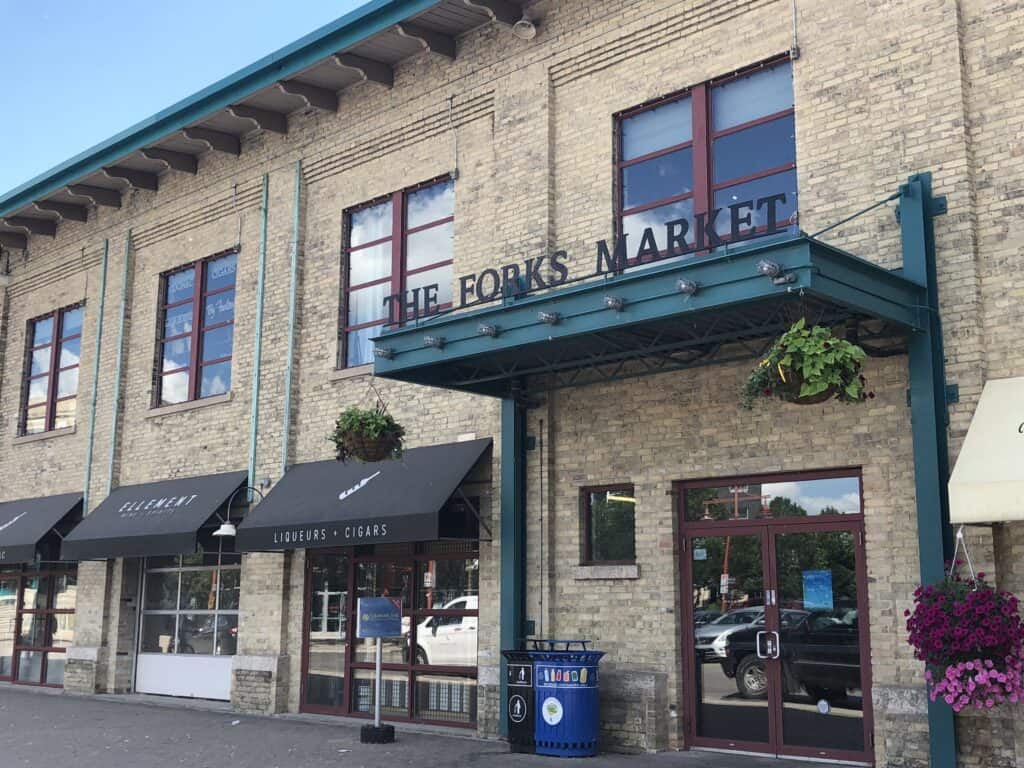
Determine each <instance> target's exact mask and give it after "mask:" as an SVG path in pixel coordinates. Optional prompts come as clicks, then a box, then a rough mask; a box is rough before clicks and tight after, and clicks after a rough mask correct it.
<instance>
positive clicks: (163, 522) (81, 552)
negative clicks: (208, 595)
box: [61, 471, 248, 560]
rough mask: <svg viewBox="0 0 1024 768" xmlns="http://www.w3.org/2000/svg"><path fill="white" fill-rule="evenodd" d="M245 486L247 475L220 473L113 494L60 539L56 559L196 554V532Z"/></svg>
mask: <svg viewBox="0 0 1024 768" xmlns="http://www.w3.org/2000/svg"><path fill="white" fill-rule="evenodd" d="M247 480H248V473H247V472H244V471H242V472H224V473H222V474H218V475H203V476H200V477H182V478H178V479H176V480H161V481H159V482H155V483H143V484H141V485H125V486H122V487H120V488H117V489H116V490H114V491H112V492H111V494H110V495H109V496H108V497H107V498H106V499H105V500H104V501H103V503H102V504H100V505H99V506H98V507H96V509H95V510H93V512H92V513H91V514H90V515H88V516H87V517H86V518H85V519H84V520H83V521H82V522H81V523H80V524H79V525H78V526H77V527H76V528H75V529H74V530H73V531H72V532H71V533H70V534H69V535H68V536H67V537H65V539H64V545H63V547H62V548H61V555H62V557H63V559H65V560H97V559H105V558H109V557H153V556H156V555H179V554H186V553H189V552H195V550H196V537H197V533H198V531H199V529H200V528H201V527H202V526H203V525H204V524H205V523H206V521H207V520H209V519H210V517H212V516H213V514H214V513H215V512H216V511H217V510H218V508H220V507H221V506H222V505H223V504H224V503H225V502H226V501H228V499H229V497H230V496H231V494H233V493H234V492H235V491H237V490H238V489H239V488H241V487H243V486H244V485H245V483H246V481H247Z"/></svg>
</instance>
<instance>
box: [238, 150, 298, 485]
mask: <svg viewBox="0 0 1024 768" xmlns="http://www.w3.org/2000/svg"><path fill="white" fill-rule="evenodd" d="M301 197H302V161H301V160H296V161H295V200H294V201H293V203H292V245H291V259H292V263H291V274H290V283H289V289H288V355H287V357H286V358H285V369H284V416H283V421H284V424H282V431H281V435H282V437H281V477H284V473H285V472H287V471H288V443H289V441H290V438H291V426H292V372H293V368H294V366H293V361H294V359H295V311H296V307H295V301H296V299H295V294H296V292H297V290H298V281H299V203H300V201H301ZM250 485H251V483H250Z"/></svg>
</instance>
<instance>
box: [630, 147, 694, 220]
mask: <svg viewBox="0 0 1024 768" xmlns="http://www.w3.org/2000/svg"><path fill="white" fill-rule="evenodd" d="M686 192H693V150H692V149H681V150H679V151H678V152H670V153H669V154H667V155H661V156H660V157H656V158H654V159H653V160H645V161H644V162H642V163H637V164H636V165H630V166H627V167H625V168H623V169H622V194H623V208H635V207H636V206H638V205H647V204H648V203H653V202H655V201H656V200H662V199H664V198H666V197H674V196H675V195H682V194H684V193H686Z"/></svg>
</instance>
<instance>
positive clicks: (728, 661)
mask: <svg viewBox="0 0 1024 768" xmlns="http://www.w3.org/2000/svg"><path fill="white" fill-rule="evenodd" d="M794 613H795V612H794ZM801 613H802V612H801ZM762 630H763V626H762V627H752V628H751V629H743V630H740V631H738V632H734V633H733V634H731V635H729V641H728V644H727V646H726V655H725V658H724V659H723V660H722V671H723V672H725V674H726V676H727V677H732V678H735V680H736V689H737V690H738V691H739V693H740V695H741V696H742V697H743V698H746V699H756V698H760V697H763V696H765V695H767V690H768V681H767V677H766V675H765V668H764V660H763V659H760V658H758V655H757V651H756V647H755V644H756V642H757V633H758V631H762ZM764 646H765V640H764V638H762V649H761V650H762V652H765V651H766V650H767V649H766V648H765V647H764ZM779 656H780V659H781V661H782V681H783V686H784V693H788V694H794V693H799V691H800V688H801V687H802V688H803V689H804V690H805V691H806V692H807V694H808V695H809V696H810V697H811V698H812V699H815V700H820V699H825V700H826V701H829V702H835V701H839V700H841V699H843V698H845V697H846V694H847V691H848V690H851V689H859V688H860V686H861V681H860V634H859V632H858V629H857V612H856V611H855V610H850V611H847V612H845V613H843V614H841V615H837V614H836V613H834V612H831V611H829V612H821V611H814V612H811V613H806V614H803V615H802V616H800V617H799V618H798V620H796V621H791V622H789V623H788V624H787V622H785V621H784V622H783V626H782V627H780V630H779Z"/></svg>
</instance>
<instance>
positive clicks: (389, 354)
mask: <svg viewBox="0 0 1024 768" xmlns="http://www.w3.org/2000/svg"><path fill="white" fill-rule="evenodd" d="M373 356H374V357H380V358H382V359H384V360H391V359H392V358H394V356H395V350H393V349H392V348H391V347H374V348H373Z"/></svg>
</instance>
